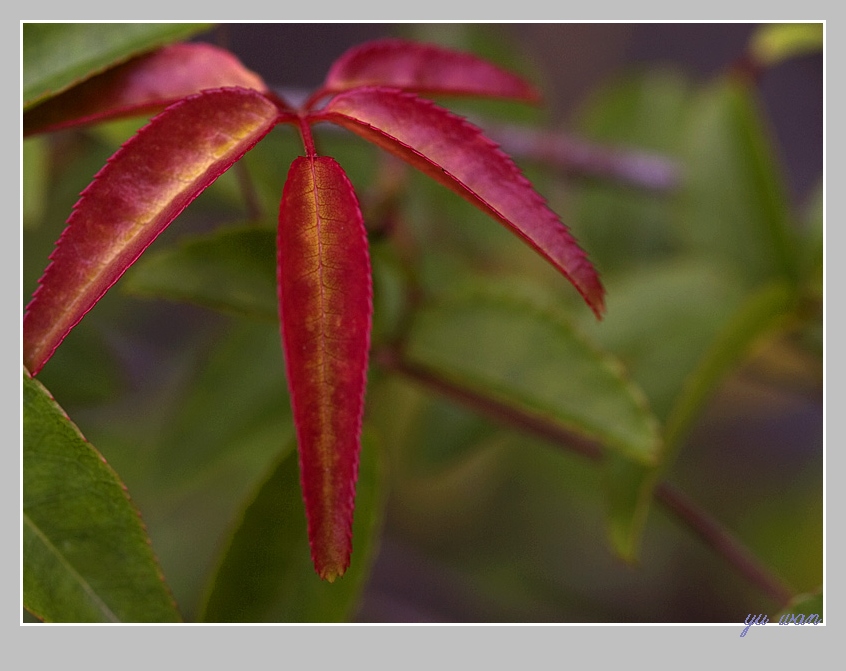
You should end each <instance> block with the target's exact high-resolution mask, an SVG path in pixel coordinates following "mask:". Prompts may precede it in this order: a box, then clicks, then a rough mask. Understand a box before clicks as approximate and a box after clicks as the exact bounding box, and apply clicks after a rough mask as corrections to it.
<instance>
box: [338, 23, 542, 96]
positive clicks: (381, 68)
mask: <svg viewBox="0 0 846 671" xmlns="http://www.w3.org/2000/svg"><path fill="white" fill-rule="evenodd" d="M324 86H325V88H326V90H328V91H333V92H339V91H346V90H348V89H352V88H357V87H360V86H387V87H394V88H398V89H402V90H404V91H413V92H415V93H421V94H429V95H434V94H451V95H466V96H480V97H492V98H508V99H512V100H521V101H524V102H537V101H539V100H540V98H541V96H540V93H539V92H538V91H537V90H536V89H535V88H534V87H533V86H532V85H531V84H529V83H528V82H526V81H525V80H523V79H522V78H521V77H518V76H517V75H515V74H513V73H511V72H509V71H507V70H504V69H502V68H500V67H498V66H496V65H494V64H493V63H491V62H489V61H486V60H484V59H482V58H479V57H478V56H475V55H473V54H469V53H464V52H461V51H455V50H452V49H446V48H444V47H440V46H437V45H434V44H421V43H418V42H411V41H408V40H399V39H386V40H375V41H373V42H367V43H366V44H362V45H361V46H358V47H354V48H353V49H350V50H349V51H347V52H346V53H345V54H343V55H342V56H341V57H340V58H339V59H338V60H337V61H335V63H334V64H333V66H332V68H331V69H330V70H329V74H328V75H327V77H326V82H325V84H324Z"/></svg>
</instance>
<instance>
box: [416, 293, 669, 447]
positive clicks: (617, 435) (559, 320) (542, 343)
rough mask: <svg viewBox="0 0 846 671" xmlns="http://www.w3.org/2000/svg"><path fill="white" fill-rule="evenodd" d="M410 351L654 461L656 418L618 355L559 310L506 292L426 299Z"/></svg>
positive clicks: (492, 393)
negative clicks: (625, 373)
mask: <svg viewBox="0 0 846 671" xmlns="http://www.w3.org/2000/svg"><path fill="white" fill-rule="evenodd" d="M406 347H407V349H406V352H405V355H406V357H407V359H408V360H410V361H411V362H413V363H415V364H417V365H420V366H423V367H424V368H425V369H427V370H430V371H433V372H435V373H437V374H438V375H439V376H441V377H443V378H444V379H447V380H451V381H453V382H456V383H458V384H459V385H461V386H462V387H464V388H467V389H470V390H475V391H477V392H478V393H480V394H481V395H483V396H485V397H488V398H492V399H495V400H498V401H500V402H503V403H505V404H507V405H511V406H514V407H515V408H516V409H518V410H520V411H522V412H526V413H528V414H530V415H533V416H536V417H539V418H543V419H544V420H547V421H550V422H552V423H554V424H558V425H560V426H563V427H566V428H567V429H569V430H574V431H576V432H578V433H580V434H582V435H586V436H588V437H591V438H594V439H597V440H599V441H601V442H602V443H603V444H604V445H607V446H608V447H609V448H611V449H613V450H617V451H619V452H621V453H623V454H627V455H629V456H630V457H631V458H633V459H637V460H640V461H642V462H644V463H655V461H656V460H657V458H658V453H659V449H660V444H661V440H660V436H659V432H658V425H657V423H656V421H655V419H654V417H653V416H652V414H651V412H650V411H649V408H648V406H647V404H646V402H645V399H644V398H643V396H642V394H641V393H640V391H639V390H638V389H637V388H636V387H635V386H634V385H632V384H631V383H630V382H628V381H627V380H626V379H625V378H624V376H623V375H622V371H621V368H620V365H619V363H618V362H616V361H615V360H614V359H613V358H612V357H610V356H608V355H606V354H604V353H602V352H600V351H599V350H597V349H595V348H594V347H592V346H591V345H590V344H589V343H588V341H586V340H585V339H584V338H583V337H582V336H581V335H579V334H578V333H577V332H576V331H575V330H574V329H573V328H572V327H571V325H570V324H569V323H568V322H567V320H566V319H565V318H564V317H563V316H562V315H561V314H556V313H554V312H552V311H551V310H542V309H540V308H538V307H537V306H536V305H533V304H532V303H530V302H528V301H526V300H525V299H523V298H515V297H514V296H509V295H508V294H507V293H505V292H501V293H494V292H492V291H487V292H482V291H478V292H475V293H472V292H468V293H467V294H465V295H464V296H458V297H454V298H453V299H451V300H445V301H443V302H439V303H435V304H433V305H430V306H427V307H424V308H423V309H422V310H421V311H420V312H419V313H418V314H417V315H416V316H415V320H414V323H413V325H412V327H411V331H410V334H409V341H408V344H407V346H406Z"/></svg>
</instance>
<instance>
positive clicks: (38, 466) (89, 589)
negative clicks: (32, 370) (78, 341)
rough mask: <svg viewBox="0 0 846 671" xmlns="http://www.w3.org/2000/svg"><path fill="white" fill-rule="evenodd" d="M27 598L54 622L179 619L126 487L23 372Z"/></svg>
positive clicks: (41, 615) (34, 610)
mask: <svg viewBox="0 0 846 671" xmlns="http://www.w3.org/2000/svg"><path fill="white" fill-rule="evenodd" d="M23 550H24V552H23V557H24V563H23V598H24V606H25V607H26V608H27V610H29V611H30V612H31V613H33V614H35V615H37V616H38V617H39V618H41V619H43V620H45V621H49V622H176V621H178V620H179V619H180V617H179V613H178V612H177V610H176V606H175V604H174V603H173V599H172V597H171V596H170V593H169V591H168V589H167V587H166V586H165V584H164V581H163V579H162V576H161V571H160V569H159V567H158V563H157V561H156V558H155V556H154V555H153V552H152V549H151V548H150V540H149V538H148V537H147V534H146V532H145V530H144V526H143V524H142V522H141V519H140V518H139V516H138V511H137V510H136V509H135V507H134V506H133V504H132V502H131V501H130V500H129V498H128V497H127V495H126V491H125V487H124V485H123V483H122V482H121V481H120V479H119V478H118V476H117V475H116V474H115V472H114V471H113V470H112V469H111V467H110V466H109V465H108V464H106V463H105V460H104V459H103V457H102V456H101V455H100V454H98V453H97V451H96V450H95V449H94V448H93V447H92V446H91V444H90V443H89V442H88V441H87V440H85V438H83V436H82V435H81V434H80V433H79V430H78V429H77V428H76V427H75V426H74V425H73V424H72V423H71V422H70V420H69V419H68V417H67V415H65V413H64V411H63V410H62V409H61V408H60V407H59V406H58V405H57V404H56V402H55V401H54V400H53V398H52V397H51V396H50V395H49V394H48V393H47V391H46V390H45V389H44V387H43V386H42V385H41V384H40V383H38V382H36V381H35V380H33V379H32V378H31V377H29V375H27V374H26V372H24V378H23Z"/></svg>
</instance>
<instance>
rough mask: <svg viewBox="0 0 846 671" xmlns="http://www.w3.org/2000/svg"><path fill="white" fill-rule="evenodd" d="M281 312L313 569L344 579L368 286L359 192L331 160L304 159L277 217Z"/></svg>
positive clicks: (364, 366)
mask: <svg viewBox="0 0 846 671" xmlns="http://www.w3.org/2000/svg"><path fill="white" fill-rule="evenodd" d="M278 254H279V258H278V261H279V263H278V269H277V272H278V282H279V312H280V316H281V321H282V336H283V342H284V347H285V360H286V365H287V369H288V384H289V387H290V392H291V403H292V406H293V411H294V420H295V423H296V427H297V439H298V447H299V458H300V477H301V481H302V489H303V497H304V499H305V506H306V515H307V517H308V534H309V542H310V544H311V555H312V560H313V562H314V567H315V569H316V571H317V573H318V574H319V575H320V577H321V578H323V579H325V580H329V581H330V582H331V581H334V580H335V578H337V577H338V576H340V575H343V573H344V571H346V569H347V567H348V566H349V563H350V554H351V552H352V516H353V504H354V501H355V483H356V479H357V474H358V459H359V452H360V445H361V443H360V438H361V437H360V434H361V421H362V413H363V409H364V391H365V384H366V372H367V356H368V351H369V348H370V324H371V315H372V289H371V279H370V260H369V254H368V248H367V237H366V233H365V229H364V223H363V220H362V216H361V210H360V208H359V205H358V201H357V199H356V196H355V193H354V191H353V187H352V185H351V184H350V182H349V180H348V179H347V176H346V175H345V174H344V171H343V170H342V169H341V167H340V166H339V165H338V164H337V163H336V162H335V160H334V159H331V158H328V157H308V158H303V157H300V158H298V159H296V160H295V161H294V163H293V165H292V166H291V169H290V172H289V173H288V180H287V182H286V183H285V188H284V191H283V194H282V204H281V206H280V211H279V234H278Z"/></svg>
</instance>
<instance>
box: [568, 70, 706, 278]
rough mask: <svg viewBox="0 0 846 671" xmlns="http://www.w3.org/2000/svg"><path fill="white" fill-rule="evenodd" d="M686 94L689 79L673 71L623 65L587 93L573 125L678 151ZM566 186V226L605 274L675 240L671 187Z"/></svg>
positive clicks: (604, 138) (644, 147)
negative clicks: (569, 198) (569, 200)
mask: <svg viewBox="0 0 846 671" xmlns="http://www.w3.org/2000/svg"><path fill="white" fill-rule="evenodd" d="M691 98H692V86H691V84H690V82H688V80H687V79H686V78H685V77H684V76H683V75H682V74H681V73H679V72H676V71H674V70H661V69H656V70H648V71H644V72H639V73H630V74H629V75H628V76H626V77H622V78H619V79H616V80H614V81H613V82H611V83H610V84H608V85H606V86H604V87H602V88H600V89H599V90H598V91H596V92H595V93H594V95H593V96H592V97H591V98H590V100H589V103H588V104H587V105H585V106H584V107H583V108H582V109H581V110H580V114H579V121H578V127H579V130H580V131H581V133H583V134H584V135H585V136H586V137H588V138H590V139H591V140H593V141H594V142H596V143H600V144H601V145H605V146H607V147H613V148H617V149H627V150H629V151H633V150H636V151H638V152H640V153H644V154H647V155H657V156H662V157H665V158H668V159H669V158H677V157H678V156H679V155H680V152H681V139H682V137H683V128H684V120H685V118H686V114H687V110H688V107H689V105H690V100H691ZM682 168H683V166H681V165H680V170H681V169H682ZM681 172H682V173H683V170H681ZM682 178H683V174H682ZM571 188H572V191H573V194H574V196H573V205H572V207H573V209H572V216H571V217H570V219H571V220H572V226H573V230H574V232H575V234H576V236H577V237H578V239H579V240H580V241H581V243H582V244H583V245H584V247H585V248H586V249H587V250H589V251H590V254H591V258H592V259H593V260H594V262H595V263H596V264H597V265H598V266H599V268H600V269H601V270H602V272H603V274H604V275H607V274H609V273H616V272H619V271H621V270H623V269H626V268H630V267H638V266H642V265H643V264H644V263H647V262H650V261H653V260H657V259H661V258H666V257H668V256H669V255H671V254H673V253H674V252H676V251H677V250H678V249H679V248H680V247H681V243H682V240H681V239H680V236H679V230H678V225H677V223H676V221H675V216H674V210H673V199H672V197H671V194H667V193H661V192H649V191H644V190H635V189H632V188H621V186H620V185H619V184H614V183H610V182H604V181H599V180H592V181H584V180H581V181H577V182H575V183H574V184H573V185H572V187H571Z"/></svg>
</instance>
